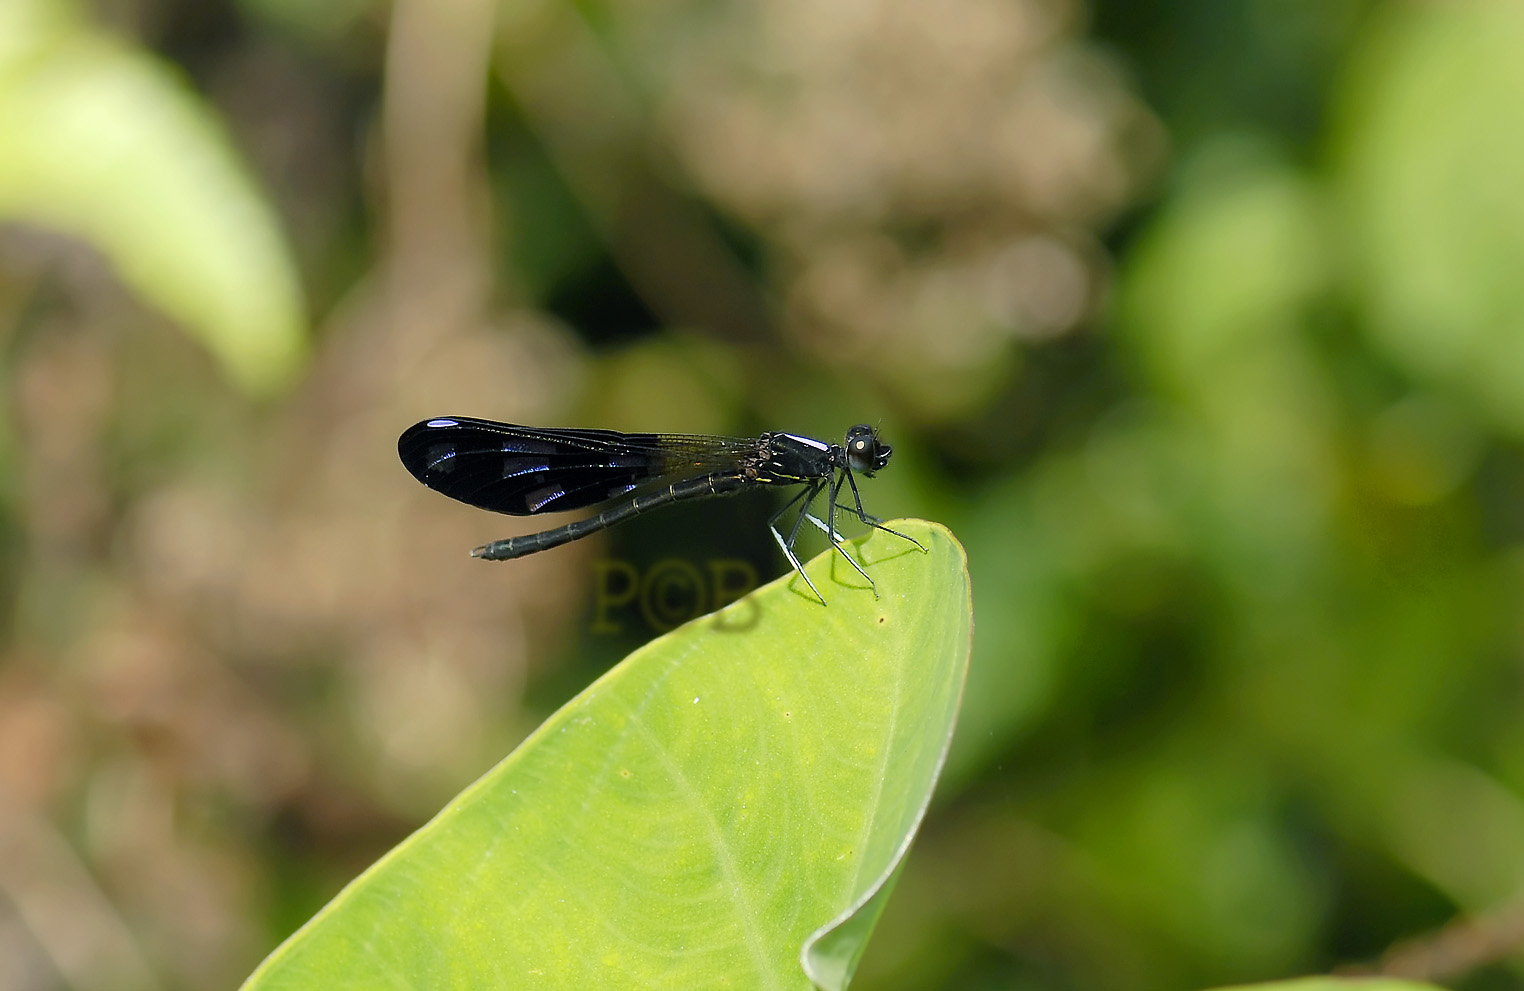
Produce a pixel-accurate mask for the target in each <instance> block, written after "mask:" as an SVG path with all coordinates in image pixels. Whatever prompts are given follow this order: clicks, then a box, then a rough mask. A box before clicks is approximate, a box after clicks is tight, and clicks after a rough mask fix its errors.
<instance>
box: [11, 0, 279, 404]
mask: <svg viewBox="0 0 1524 991" xmlns="http://www.w3.org/2000/svg"><path fill="white" fill-rule="evenodd" d="M69 11H70V8H69V7H68V6H67V5H63V4H43V3H40V2H31V0H13V2H10V3H7V4H5V5H4V9H0V39H3V40H0V218H5V219H11V220H18V221H23V222H27V223H33V224H37V225H40V226H45V227H51V228H55V229H58V230H61V231H64V232H67V233H69V234H72V235H74V236H77V237H79V238H81V239H83V240H85V241H86V242H88V243H89V244H91V245H92V246H94V247H95V248H96V249H97V250H99V251H100V252H102V253H103V254H104V255H105V256H106V257H107V258H108V259H109V260H110V261H111V263H112V265H113V266H114V267H115V268H116V271H117V272H118V274H119V275H120V276H121V278H122V280H123V281H124V282H125V283H126V284H127V285H129V286H130V287H131V288H132V289H133V290H134V291H136V292H138V293H141V294H142V295H143V297H144V298H146V299H147V300H149V301H151V302H152V303H153V304H155V305H157V306H158V307H160V308H161V309H163V310H164V312H166V313H167V314H169V315H170V316H171V317H173V318H175V319H176V320H178V321H180V322H181V323H183V324H184V325H185V326H186V328H187V329H189V330H191V331H192V332H194V333H195V334H197V335H198V336H200V337H201V338H202V340H203V341H204V342H205V343H206V345H207V346H208V347H209V348H211V350H212V351H213V352H214V353H216V355H217V356H218V358H220V359H221V361H222V362H223V363H224V364H225V365H226V366H227V368H228V371H229V372H230V373H231V374H232V375H233V377H234V378H236V379H237V380H238V381H239V383H240V384H241V385H242V386H243V387H244V388H246V389H249V390H251V391H255V392H260V391H269V390H271V389H274V388H276V387H278V386H279V385H280V384H281V383H282V382H284V381H285V380H286V379H287V378H288V377H289V376H290V375H291V374H292V373H293V372H294V371H295V370H296V368H297V366H298V365H299V364H300V362H301V360H302V356H303V351H304V348H305V343H304V340H303V336H302V335H303V316H302V312H301V311H302V301H301V291H300V289H299V287H298V284H297V278H296V275H295V272H294V270H293V268H292V262H291V259H290V258H289V256H288V255H287V253H286V248H285V245H284V244H283V242H282V239H281V235H280V233H279V231H278V229H277V226H276V222H275V219H274V217H272V215H271V214H270V211H269V209H268V207H267V206H266V204H265V202H264V200H263V199H262V197H261V196H260V194H259V192H258V190H256V189H255V187H254V186H253V184H252V183H251V182H250V180H249V178H248V176H247V175H246V174H245V173H244V172H243V170H242V168H241V166H240V165H239V163H238V161H237V160H236V158H235V156H234V152H233V150H232V147H231V144H230V142H229V138H228V135H227V134H226V132H224V131H223V129H222V128H221V127H220V126H219V124H218V122H217V121H216V119H215V118H214V116H213V115H212V113H211V111H209V110H208V108H207V107H206V106H205V105H204V104H203V103H202V102H201V101H200V99H199V98H198V97H197V96H196V94H195V93H193V92H192V91H191V90H190V89H189V87H187V86H186V85H185V83H184V82H183V81H182V80H180V79H179V78H177V77H176V76H175V75H174V74H173V72H171V70H169V69H168V68H167V67H166V66H165V64H164V63H162V62H160V61H158V60H157V59H154V58H152V57H150V56H148V55H146V54H143V53H141V52H135V51H132V50H129V49H128V48H126V47H124V46H122V45H120V44H117V43H115V42H112V41H111V40H109V39H107V38H105V37H102V36H100V35H97V34H95V33H93V32H91V31H89V30H88V29H86V28H85V27H83V26H82V25H80V24H78V23H76V22H75V20H74V19H73V18H72V17H71V16H70V13H69Z"/></svg>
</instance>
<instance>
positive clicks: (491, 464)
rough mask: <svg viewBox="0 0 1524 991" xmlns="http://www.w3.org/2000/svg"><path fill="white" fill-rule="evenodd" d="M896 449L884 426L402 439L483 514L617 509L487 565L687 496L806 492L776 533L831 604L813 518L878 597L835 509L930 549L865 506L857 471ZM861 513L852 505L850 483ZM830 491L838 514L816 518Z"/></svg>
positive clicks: (431, 429) (516, 547)
mask: <svg viewBox="0 0 1524 991" xmlns="http://www.w3.org/2000/svg"><path fill="white" fill-rule="evenodd" d="M890 450H891V449H890V447H889V445H888V444H885V443H883V442H882V441H881V440H879V438H878V431H876V430H874V429H873V428H872V427H870V426H867V425H865V424H858V425H857V426H855V427H853V428H852V429H850V430H848V431H847V435H846V438H845V439H844V440H843V442H842V443H840V444H827V443H825V442H824V441H818V440H814V439H812V438H809V437H801V436H799V435H798V434H788V433H781V432H774V433H765V434H763V435H761V436H760V437H756V438H754V439H751V440H747V439H743V438H735V437H707V436H698V435H689V434H625V433H619V432H618V431H614V430H562V429H553V428H541V427H520V426H515V425H514V424H511V423H495V422H493V421H491V420H478V419H475V418H472V417H468V416H445V417H436V418H435V419H432V420H424V421H423V422H422V423H418V424H414V425H413V426H411V427H409V428H408V429H407V431H405V432H404V433H403V435H402V436H401V437H400V438H399V439H398V441H397V453H398V454H400V455H401V456H402V463H403V464H404V465H406V466H407V470H408V471H410V472H412V473H413V477H414V478H416V479H418V481H420V482H422V483H423V484H424V485H427V486H428V487H429V488H431V489H433V490H434V491H436V492H442V493H444V494H445V495H447V496H449V497H450V498H452V499H459V500H460V501H461V502H464V503H468V504H469V505H472V506H477V507H480V508H481V509H490V510H492V511H493V512H496V513H507V514H508V515H510V516H538V515H540V514H541V513H558V512H562V511H564V510H569V509H583V508H586V507H589V506H599V505H603V504H607V508H606V509H604V510H603V511H602V512H599V513H598V514H597V515H595V516H591V517H589V518H587V519H584V520H578V521H577V522H575V523H568V524H566V525H565V526H559V527H556V528H555V529H553V530H545V531H543V532H541V533H531V534H527V535H525V536H522V537H509V538H507V539H506V540H494V541H493V542H492V543H490V544H483V545H482V546H481V547H478V548H476V549H475V550H473V551H472V552H471V555H472V556H473V557H479V558H485V559H486V560H488V561H506V560H508V559H510V558H516V557H523V556H524V555H525V554H533V553H535V552H536V551H543V550H549V549H550V548H552V547H559V546H561V545H562V544H565V543H568V542H569V541H573V540H576V539H578V538H579V537H585V536H587V535H588V534H590V533H596V532H597V531H599V530H603V529H605V528H607V527H611V526H613V525H614V524H616V523H620V522H623V521H624V520H627V519H629V518H630V517H631V516H634V515H636V514H637V513H643V512H645V511H646V510H648V509H652V508H655V507H656V506H662V505H666V504H667V503H670V502H679V501H682V500H685V499H703V498H708V497H709V496H720V495H732V494H734V493H737V492H742V491H746V490H748V489H753V488H756V487H757V486H760V485H802V486H804V488H803V489H802V490H800V491H799V492H798V493H797V494H796V495H795V496H794V497H793V498H792V499H790V500H789V501H788V502H787V503H785V504H784V506H783V507H782V508H781V509H779V510H778V511H777V512H776V513H774V514H773V515H772V517H771V518H769V519H768V521H767V527H768V529H769V530H770V531H772V535H773V538H774V539H775V540H777V541H778V546H779V547H780V548H782V549H783V553H784V555H785V556H786V557H787V558H788V560H789V563H790V564H792V565H793V566H794V570H795V571H797V572H799V575H800V577H802V578H803V579H804V581H805V583H806V584H807V585H809V587H810V590H811V591H812V592H814V593H815V595H816V597H818V598H819V599H820V601H821V602H822V603H824V602H825V596H823V595H821V594H820V590H819V589H817V588H816V587H815V583H814V582H812V581H810V576H809V575H807V574H805V572H804V567H803V565H801V564H800V563H799V558H798V557H797V556H796V555H795V554H794V541H795V540H796V539H797V538H798V536H799V528H800V527H801V526H803V525H804V521H805V520H809V521H810V522H811V523H813V524H814V525H815V526H817V527H819V528H820V529H821V530H822V531H823V532H824V533H825V534H826V536H827V537H829V538H830V540H831V544H832V546H834V547H835V548H836V549H837V550H839V551H841V554H842V556H843V557H845V558H846V559H847V561H848V563H850V564H851V565H852V567H854V568H856V569H857V573H858V574H860V575H862V576H863V578H865V579H867V582H868V586H869V587H870V588H872V589H873V594H874V596H875V597H876V596H877V595H878V587H877V586H876V585H874V584H873V579H872V578H871V577H870V576H869V575H868V572H866V571H864V570H863V567H862V565H860V564H858V563H857V561H856V560H854V559H853V557H852V555H851V554H848V553H847V550H846V547H845V546H844V545H845V544H846V539H845V538H844V537H842V536H841V534H839V533H837V532H836V510H838V509H842V510H846V511H847V512H850V513H855V514H856V515H857V518H858V519H859V520H861V521H862V522H863V523H865V524H867V525H868V526H871V527H873V528H875V529H878V530H883V531H885V532H886V533H892V534H894V535H895V536H896V537H903V538H904V539H905V540H908V541H910V542H911V543H912V544H915V545H916V546H917V547H920V548H921V550H923V551H924V550H925V549H926V548H925V547H922V546H921V544H920V542H919V541H917V540H915V539H914V538H912V537H908V536H906V535H905V534H903V533H900V532H898V531H897V530H891V529H889V528H888V527H886V526H884V524H883V521H882V520H880V519H878V518H877V517H875V516H869V515H868V514H867V513H866V512H865V511H864V510H863V500H862V496H861V495H860V494H859V493H858V491H857V477H856V476H857V475H863V476H865V477H869V478H871V477H872V476H873V474H874V473H875V472H877V471H879V470H880V469H881V468H883V467H884V466H885V465H887V464H888V463H889V454H890ZM843 481H845V483H846V486H847V488H849V489H850V490H851V492H852V501H853V505H852V506H846V505H842V504H841V502H839V501H838V498H837V497H838V495H840V494H841V492H842V483H843ZM821 492H825V493H826V504H827V506H828V512H827V514H826V515H827V519H825V520H822V519H820V517H818V516H816V515H815V514H814V513H813V512H811V511H810V507H811V505H812V504H813V503H814V501H815V499H816V498H817V497H818V496H819V495H820V494H821ZM801 500H802V501H803V505H802V506H800V508H799V515H798V516H797V517H796V518H795V519H794V522H793V525H792V526H791V527H790V528H789V531H788V536H787V537H785V536H784V535H783V534H782V533H781V532H780V531H779V530H778V521H779V520H780V519H782V518H783V516H784V514H786V513H787V512H788V511H789V510H790V509H791V508H793V507H794V506H795V505H796V504H798V503H799V502H800V501H801Z"/></svg>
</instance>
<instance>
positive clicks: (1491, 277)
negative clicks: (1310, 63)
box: [1337, 0, 1524, 434]
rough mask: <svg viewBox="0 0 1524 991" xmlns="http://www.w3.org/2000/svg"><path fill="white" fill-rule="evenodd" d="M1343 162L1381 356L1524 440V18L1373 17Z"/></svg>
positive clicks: (1388, 11)
mask: <svg viewBox="0 0 1524 991" xmlns="http://www.w3.org/2000/svg"><path fill="white" fill-rule="evenodd" d="M1374 13H1375V15H1376V16H1375V18H1374V19H1373V28H1372V30H1371V31H1370V32H1369V33H1368V35H1367V36H1366V38H1365V39H1364V44H1363V45H1362V46H1361V48H1360V49H1359V50H1358V52H1357V57H1356V59H1355V60H1354V63H1353V67H1352V70H1351V71H1350V72H1349V73H1348V76H1347V79H1346V84H1345V87H1344V93H1343V103H1344V107H1343V111H1344V112H1343V116H1342V121H1341V129H1340V132H1339V133H1338V144H1339V150H1340V153H1339V155H1338V156H1337V163H1338V175H1337V177H1338V179H1339V181H1340V183H1341V192H1342V194H1343V197H1344V198H1345V200H1346V201H1347V203H1348V205H1349V214H1350V221H1351V231H1352V236H1353V239H1354V245H1355V247H1356V249H1357V250H1356V252H1355V257H1356V258H1357V259H1358V260H1359V261H1360V264H1361V272H1360V276H1361V283H1360V289H1361V291H1362V292H1363V293H1364V294H1365V302H1366V303H1367V304H1368V305H1369V307H1370V311H1371V319H1372V324H1373V326H1374V329H1375V340H1376V343H1377V344H1378V345H1379V346H1381V347H1382V348H1384V349H1386V350H1387V351H1388V352H1389V353H1390V355H1391V356H1392V357H1393V358H1395V359H1397V360H1398V361H1400V362H1402V363H1403V365H1404V366H1405V367H1406V369H1407V370H1408V372H1409V373H1410V374H1412V375H1415V376H1417V377H1419V378H1420V379H1423V380H1426V381H1429V382H1433V383H1436V384H1441V385H1444V386H1446V387H1448V388H1449V389H1450V390H1452V391H1453V392H1455V393H1457V394H1458V395H1461V396H1464V397H1465V398H1466V400H1467V401H1468V402H1472V403H1475V404H1477V405H1478V406H1479V407H1480V409H1482V410H1483V411H1485V412H1487V413H1488V414H1489V415H1490V416H1492V417H1494V418H1496V420H1497V421H1498V423H1499V424H1500V425H1503V426H1505V427H1507V428H1508V429H1510V430H1511V431H1512V432H1514V433H1515V434H1518V433H1519V432H1521V431H1524V389H1521V388H1519V383H1520V381H1521V380H1524V280H1520V279H1519V277H1518V273H1519V271H1520V269H1521V267H1524V198H1521V197H1520V196H1519V179H1518V177H1519V175H1520V174H1521V173H1524V60H1520V59H1519V57H1518V53H1519V51H1520V49H1521V47H1524V8H1521V7H1520V6H1519V5H1518V4H1517V3H1512V2H1499V0H1480V2H1474V3H1459V4H1386V5H1378V6H1377V7H1376V8H1375V10H1374Z"/></svg>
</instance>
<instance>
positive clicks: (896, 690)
mask: <svg viewBox="0 0 1524 991" xmlns="http://www.w3.org/2000/svg"><path fill="white" fill-rule="evenodd" d="M899 526H900V527H902V528H903V529H904V530H905V532H907V533H909V534H911V535H913V536H915V537H916V538H917V539H918V540H920V541H921V542H922V543H924V544H925V545H926V546H927V547H928V548H929V549H930V553H929V554H925V555H923V554H921V553H920V552H918V551H916V550H915V549H914V548H912V547H910V546H909V545H908V544H906V543H905V542H904V541H902V540H900V539H899V538H897V537H892V536H890V535H887V534H883V533H877V532H875V533H874V534H872V535H871V536H870V537H869V538H868V539H865V540H863V541H861V542H860V543H859V547H860V548H861V552H862V553H863V555H864V556H865V558H866V560H867V561H868V562H869V567H870V569H871V571H872V573H873V575H874V578H875V580H876V581H877V583H878V586H879V588H880V590H881V592H882V595H883V597H882V598H880V599H875V598H874V597H873V596H872V595H871V594H869V592H868V591H867V590H866V589H865V588H863V587H862V586H861V580H860V579H858V578H857V577H856V575H855V573H852V572H851V569H850V568H849V567H848V566H847V565H845V564H844V563H843V562H840V561H837V560H833V559H832V557H831V556H830V555H821V556H820V557H818V558H816V559H815V560H814V561H813V562H811V564H810V566H809V571H810V573H811V575H812V576H813V577H814V578H815V581H816V583H817V584H818V585H820V586H821V587H822V589H823V591H825V593H826V595H827V596H828V598H829V599H830V605H829V606H821V605H820V604H819V602H817V601H815V600H814V599H813V598H812V597H810V595H809V593H808V590H806V589H803V586H802V583H801V582H800V581H799V580H798V578H797V577H792V576H791V577H786V578H782V579H779V580H778V581H775V582H773V583H772V584H770V585H768V586H766V587H764V588H763V589H761V590H759V591H758V592H756V593H754V594H752V595H750V596H747V597H746V598H744V599H742V600H740V601H739V602H737V603H735V604H734V605H732V606H730V607H729V608H727V609H725V610H723V611H722V612H719V613H716V614H714V615H712V616H709V617H706V618H704V619H700V620H698V621H696V622H694V623H690V624H688V625H687V626H684V627H682V628H680V629H678V630H676V631H674V632H673V633H671V634H669V635H667V636H665V637H662V638H661V639H659V640H656V641H654V642H653V643H651V644H649V645H647V646H646V647H644V648H643V649H641V650H639V651H636V652H635V653H634V654H632V655H631V656H630V657H629V658H627V659H626V660H625V661H624V662H623V663H621V664H620V665H619V666H618V667H616V668H614V669H613V670H612V671H610V672H609V673H608V674H607V675H606V676H604V677H603V678H602V679H600V680H599V681H598V682H596V683H595V684H594V685H592V687H590V688H588V689H587V690H586V691H585V692H583V693H582V694H581V695H580V696H578V697H577V698H576V699H574V700H573V701H572V702H570V703H569V704H568V705H566V706H565V707H564V708H563V709H561V711H560V712H558V713H556V714H555V715H554V716H552V717H551V718H550V719H549V720H548V721H547V722H546V723H545V724H544V725H543V726H542V727H540V729H539V730H538V731H537V732H536V733H535V734H534V735H533V736H531V737H530V738H529V740H527V741H526V742H525V743H524V744H523V745H522V746H521V747H520V748H519V749H518V750H517V751H515V752H514V753H513V754H512V755H511V756H509V757H508V759H507V760H505V761H504V762H503V763H502V764H501V765H499V766H498V767H497V768H496V769H494V770H493V771H492V772H490V773H489V774H488V775H487V776H486V777H484V778H483V779H481V780H480V781H478V782H477V783H476V784H475V785H473V786H472V787H471V788H469V789H467V791H466V792H465V793H463V794H462V795H461V796H460V797H459V798H458V799H457V800H456V801H455V802H453V803H452V804H451V805H450V806H449V807H447V808H446V809H445V810H444V811H443V812H442V813H440V815H439V816H438V817H437V818H436V819H435V820H434V821H433V822H432V823H430V824H429V825H427V826H425V827H424V828H423V829H421V830H420V831H419V832H417V833H416V834H414V835H413V836H412V837H411V838H410V839H408V840H407V841H406V842H405V843H403V844H402V845H401V846H399V847H398V848H397V849H395V850H394V851H392V853H391V854H389V855H388V856H387V857H386V858H384V859H383V860H382V861H381V862H379V863H378V864H376V865H375V866H374V867H372V868H371V869H370V870H369V871H367V872H366V873H365V874H364V875H362V876H361V877H360V878H359V879H358V880H357V881H355V882H354V883H353V884H351V885H350V887H349V888H347V889H346V890H345V891H344V892H343V893H341V894H340V895H339V896H338V897H337V898H336V899H335V900H334V901H333V902H332V903H331V904H330V905H329V906H328V907H327V908H325V909H324V910H323V911H322V912H321V913H319V915H318V916H317V917H316V918H314V919H313V920H312V921H311V922H310V923H309V924H308V925H307V926H306V927H305V928H304V929H302V930H301V931H300V932H298V933H297V934H296V935H295V936H293V937H292V938H291V939H290V940H289V941H288V942H287V943H286V944H285V945H284V946H283V947H281V948H280V949H279V950H277V951H276V952H275V953H274V954H273V955H272V956H271V957H270V958H269V959H268V960H267V961H266V962H265V963H264V965H263V966H261V967H260V969H259V970H258V971H257V972H256V973H255V975H254V976H253V977H252V978H251V979H250V980H249V982H248V984H247V985H245V987H246V988H248V989H249V991H268V989H272V988H309V987H322V988H329V987H337V986H345V987H381V986H397V987H474V988H487V987H522V986H525V985H526V984H533V985H534V986H536V987H567V988H578V989H591V988H603V987H609V988H630V987H674V988H712V987H722V986H730V987H738V988H741V987H744V988H753V987H767V988H807V987H809V983H810V981H809V979H807V978H806V976H805V973H804V972H803V971H801V969H800V964H801V961H802V962H803V963H804V965H805V966H806V967H808V968H809V970H810V972H811V974H812V975H813V978H814V980H815V981H816V983H817V986H819V987H822V988H842V987H845V985H846V983H847V981H848V980H849V979H850V977H851V974H852V971H853V969H854V968H855V966H856V962H857V960H858V958H859V957H860V955H861V953H862V950H863V945H864V941H865V940H866V939H867V936H868V933H869V931H870V930H871V928H872V925H873V923H874V921H876V918H877V914H878V911H879V909H881V907H882V903H883V898H882V894H883V892H884V891H885V888H886V885H887V884H888V882H889V880H890V878H891V877H892V875H893V872H894V871H895V869H896V867H897V865H898V864H899V863H900V862H901V861H902V860H903V857H904V855H905V852H906V850H907V848H908V845H909V843H910V840H911V837H912V836H913V835H914V833H915V830H916V827H917V825H918V823H919V822H920V820H921V817H922V815H923V814H924V812H925V809H926V805H927V802H928V801H929V799H930V795H931V789H932V786H933V785H934V784H935V781H936V778H937V773H938V771H939V769H940V766H941V763H942V760H943V757H944V755H945V752H946V748H947V744H948V741H949V738H950V736H951V732H952V726H953V721H954V718H955V716H956V712H957V706H958V698H959V694H960V692H961V689H962V684H963V677H964V672H965V669H966V665H967V659H968V648H969V633H970V626H971V615H970V600H969V587H968V577H967V571H966V568H965V561H964V557H963V553H962V549H961V548H960V547H959V546H958V545H957V543H956V542H954V541H953V539H952V537H951V535H950V534H949V533H948V532H947V531H946V530H945V529H943V528H941V527H939V526H936V525H933V524H927V523H923V522H918V521H910V522H901V523H900V524H899ZM831 578H834V579H835V580H834V581H832V580H830V579H831Z"/></svg>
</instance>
